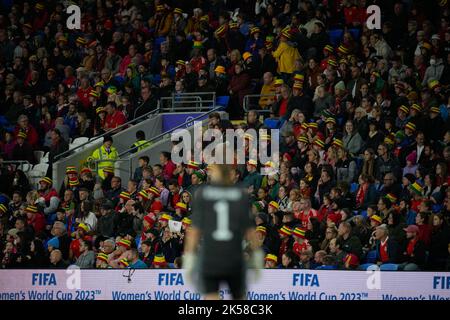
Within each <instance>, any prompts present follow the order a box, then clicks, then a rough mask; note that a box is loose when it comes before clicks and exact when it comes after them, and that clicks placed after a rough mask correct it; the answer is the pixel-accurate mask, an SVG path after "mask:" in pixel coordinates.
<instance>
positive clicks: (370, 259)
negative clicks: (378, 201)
mask: <svg viewBox="0 0 450 320" xmlns="http://www.w3.org/2000/svg"><path fill="white" fill-rule="evenodd" d="M366 215H367V212H366ZM376 261H377V251H376V250H372V251H369V252H367V256H366V262H367V263H375V262H376Z"/></svg>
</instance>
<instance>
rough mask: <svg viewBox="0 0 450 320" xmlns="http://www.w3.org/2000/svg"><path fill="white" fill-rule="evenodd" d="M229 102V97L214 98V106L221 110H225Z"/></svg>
mask: <svg viewBox="0 0 450 320" xmlns="http://www.w3.org/2000/svg"><path fill="white" fill-rule="evenodd" d="M229 101H230V96H219V97H217V98H216V106H221V107H222V108H221V110H226V108H227V107H228V102H229Z"/></svg>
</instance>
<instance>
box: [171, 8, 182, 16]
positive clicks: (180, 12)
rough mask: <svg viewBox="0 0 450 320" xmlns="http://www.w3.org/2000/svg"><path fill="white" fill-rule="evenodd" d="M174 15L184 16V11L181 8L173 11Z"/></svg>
mask: <svg viewBox="0 0 450 320" xmlns="http://www.w3.org/2000/svg"><path fill="white" fill-rule="evenodd" d="M173 13H178V14H180V15H181V14H183V9H181V8H175V9H174V10H173Z"/></svg>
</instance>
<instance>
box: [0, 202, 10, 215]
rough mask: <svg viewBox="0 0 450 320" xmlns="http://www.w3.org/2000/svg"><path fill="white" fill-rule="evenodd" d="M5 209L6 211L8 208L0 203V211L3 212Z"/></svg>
mask: <svg viewBox="0 0 450 320" xmlns="http://www.w3.org/2000/svg"><path fill="white" fill-rule="evenodd" d="M6 211H8V208H6V206H5V205H4V204H3V203H0V212H1V213H5V212H6Z"/></svg>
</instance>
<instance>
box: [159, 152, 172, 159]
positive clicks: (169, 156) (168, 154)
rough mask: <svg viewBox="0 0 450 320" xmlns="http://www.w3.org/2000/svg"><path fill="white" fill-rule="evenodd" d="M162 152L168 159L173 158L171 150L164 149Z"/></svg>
mask: <svg viewBox="0 0 450 320" xmlns="http://www.w3.org/2000/svg"><path fill="white" fill-rule="evenodd" d="M161 154H162V155H163V156H164V158H166V159H167V160H170V159H171V155H170V152H169V151H162V152H161Z"/></svg>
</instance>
